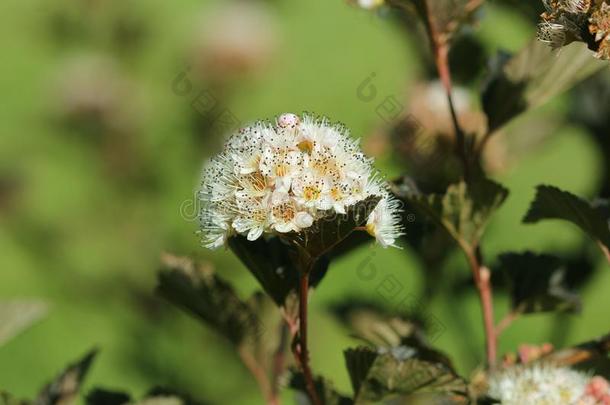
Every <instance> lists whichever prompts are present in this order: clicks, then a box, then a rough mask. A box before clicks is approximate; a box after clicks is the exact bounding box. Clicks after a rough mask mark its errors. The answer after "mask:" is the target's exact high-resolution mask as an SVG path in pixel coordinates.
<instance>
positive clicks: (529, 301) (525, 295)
mask: <svg viewBox="0 0 610 405" xmlns="http://www.w3.org/2000/svg"><path fill="white" fill-rule="evenodd" d="M499 269H500V270H501V271H502V272H503V273H504V275H505V277H506V278H507V280H508V284H509V286H510V287H509V288H510V295H511V301H512V304H511V305H512V308H513V311H515V312H519V313H523V314H528V313H534V312H548V311H565V312H575V311H580V307H581V302H580V298H579V297H578V295H576V294H574V293H572V292H570V291H569V290H568V289H567V287H566V285H565V283H564V275H565V267H563V266H562V263H561V261H560V259H559V258H557V257H554V256H551V255H539V254H534V253H532V252H525V253H506V254H503V255H500V265H499Z"/></svg>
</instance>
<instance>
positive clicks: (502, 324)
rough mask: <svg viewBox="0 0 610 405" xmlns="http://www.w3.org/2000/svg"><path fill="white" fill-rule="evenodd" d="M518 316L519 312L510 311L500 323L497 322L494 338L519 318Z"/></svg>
mask: <svg viewBox="0 0 610 405" xmlns="http://www.w3.org/2000/svg"><path fill="white" fill-rule="evenodd" d="M519 314H520V312H519V311H510V312H509V313H508V314H506V316H505V317H504V318H503V319H502V320H501V321H500V322H498V324H497V325H496V338H497V337H499V336H500V335H501V334H502V332H504V331H505V330H506V328H508V327H509V326H510V325H511V324H512V323H513V322H514V321H515V319H517V318H518V317H519Z"/></svg>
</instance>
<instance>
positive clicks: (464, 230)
mask: <svg viewBox="0 0 610 405" xmlns="http://www.w3.org/2000/svg"><path fill="white" fill-rule="evenodd" d="M395 193H396V194H397V195H398V196H399V197H401V198H404V199H406V200H407V201H409V202H410V203H412V204H413V206H414V207H415V208H416V209H417V210H419V211H421V213H422V214H423V215H426V216H427V217H429V218H430V219H432V220H434V221H435V222H437V223H438V224H439V225H441V226H442V227H444V228H445V230H447V232H449V234H450V235H451V236H452V237H453V239H455V240H456V241H457V242H458V243H459V244H460V246H462V247H463V248H465V249H469V250H472V249H473V248H474V247H475V246H477V245H478V243H479V240H480V239H481V237H482V236H483V233H484V232H485V228H486V226H487V223H488V222H489V219H490V218H491V216H492V214H493V213H494V212H495V211H496V210H497V209H498V208H499V207H500V206H501V205H502V203H504V201H505V200H506V197H507V196H508V190H507V189H506V188H504V187H502V186H501V185H499V184H497V183H495V182H493V181H491V180H488V179H478V180H476V181H475V182H473V183H470V184H467V183H465V182H463V181H462V182H460V183H456V184H452V185H450V186H449V187H448V188H447V191H446V192H445V194H442V195H441V194H428V195H425V194H422V193H419V192H415V191H411V190H410V189H408V188H401V187H400V186H398V187H396V188H395Z"/></svg>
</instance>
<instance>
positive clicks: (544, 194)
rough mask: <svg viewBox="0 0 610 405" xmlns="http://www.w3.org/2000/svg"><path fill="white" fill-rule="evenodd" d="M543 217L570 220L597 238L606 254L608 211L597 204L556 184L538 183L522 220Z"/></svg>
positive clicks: (609, 233) (608, 245)
mask: <svg viewBox="0 0 610 405" xmlns="http://www.w3.org/2000/svg"><path fill="white" fill-rule="evenodd" d="M600 203H601V201H600ZM543 219H562V220H564V221H568V222H571V223H573V224H574V225H576V226H578V227H579V228H580V229H581V230H582V231H583V232H585V233H586V234H587V235H589V236H590V237H591V238H593V239H594V240H595V241H597V242H598V243H599V244H600V246H601V247H602V249H605V250H604V252H605V253H606V255H608V249H610V222H609V221H610V215H609V214H608V212H604V211H603V210H601V209H600V207H599V204H591V203H589V202H587V201H585V200H583V199H581V198H579V197H577V196H575V195H574V194H572V193H569V192H567V191H563V190H560V189H558V188H557V187H553V186H538V189H537V193H536V198H535V199H534V201H533V202H532V205H531V206H530V209H529V211H528V212H527V214H526V215H525V217H524V218H523V222H525V223H536V222H538V221H541V220H543ZM609 257H610V256H609Z"/></svg>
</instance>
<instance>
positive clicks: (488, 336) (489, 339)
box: [463, 247, 497, 369]
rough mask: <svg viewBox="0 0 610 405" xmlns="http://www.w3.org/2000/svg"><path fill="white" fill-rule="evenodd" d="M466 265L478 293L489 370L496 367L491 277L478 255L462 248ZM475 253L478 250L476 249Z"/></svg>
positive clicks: (495, 338)
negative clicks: (470, 271) (466, 261)
mask: <svg viewBox="0 0 610 405" xmlns="http://www.w3.org/2000/svg"><path fill="white" fill-rule="evenodd" d="M463 250H464V253H465V254H466V258H467V259H468V264H469V265H470V269H471V270H472V276H473V278H474V283H475V285H476V287H477V291H478V293H479V300H480V301H481V310H482V313H483V326H484V328H485V352H486V355H487V365H488V366H489V368H490V369H494V368H495V366H496V354H497V336H496V331H495V327H494V315H493V294H492V290H491V283H490V279H491V275H490V272H489V269H488V268H487V267H485V266H482V265H481V260H480V256H481V255H480V253H475V252H472V251H470V250H469V249H467V248H465V247H463ZM477 252H479V249H478V248H477Z"/></svg>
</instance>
